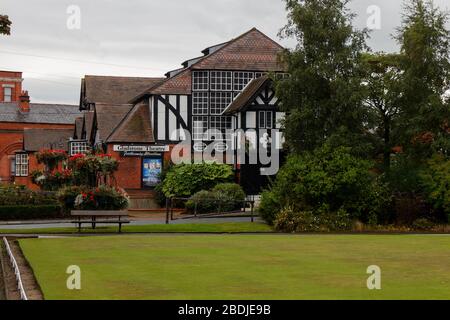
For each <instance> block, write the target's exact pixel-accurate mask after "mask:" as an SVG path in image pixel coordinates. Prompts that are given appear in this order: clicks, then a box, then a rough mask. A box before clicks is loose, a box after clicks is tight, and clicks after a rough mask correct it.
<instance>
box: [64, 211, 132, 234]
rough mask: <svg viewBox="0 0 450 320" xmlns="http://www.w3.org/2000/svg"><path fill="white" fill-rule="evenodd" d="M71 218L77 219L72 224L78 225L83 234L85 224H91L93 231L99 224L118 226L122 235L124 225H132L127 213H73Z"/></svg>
mask: <svg viewBox="0 0 450 320" xmlns="http://www.w3.org/2000/svg"><path fill="white" fill-rule="evenodd" d="M71 216H72V217H74V218H76V220H73V221H72V223H75V224H77V225H78V232H81V226H82V225H83V224H91V225H92V229H95V227H96V225H97V224H118V225H119V233H121V232H122V224H128V223H130V220H129V215H128V212H127V211H95V210H92V211H72V212H71Z"/></svg>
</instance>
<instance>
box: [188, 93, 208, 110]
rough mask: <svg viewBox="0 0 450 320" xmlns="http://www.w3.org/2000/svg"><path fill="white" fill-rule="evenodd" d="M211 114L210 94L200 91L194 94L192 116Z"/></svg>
mask: <svg viewBox="0 0 450 320" xmlns="http://www.w3.org/2000/svg"><path fill="white" fill-rule="evenodd" d="M208 113H209V92H207V91H199V92H193V93H192V114H193V115H208Z"/></svg>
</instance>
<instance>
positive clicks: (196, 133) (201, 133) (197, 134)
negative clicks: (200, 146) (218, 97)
mask: <svg viewBox="0 0 450 320" xmlns="http://www.w3.org/2000/svg"><path fill="white" fill-rule="evenodd" d="M208 125H209V121H208V116H193V117H192V140H195V141H204V140H208V137H207V135H206V133H207V131H208Z"/></svg>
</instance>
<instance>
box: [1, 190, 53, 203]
mask: <svg viewBox="0 0 450 320" xmlns="http://www.w3.org/2000/svg"><path fill="white" fill-rule="evenodd" d="M57 204H58V201H57V198H56V196H55V194H54V193H51V192H34V191H31V190H28V189H26V188H25V187H21V186H2V187H0V206H15V205H57Z"/></svg>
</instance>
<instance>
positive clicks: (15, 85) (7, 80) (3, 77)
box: [0, 71, 23, 102]
mask: <svg viewBox="0 0 450 320" xmlns="http://www.w3.org/2000/svg"><path fill="white" fill-rule="evenodd" d="M22 81H23V79H22V72H9V71H0V102H3V101H4V99H5V97H4V92H5V91H4V87H6V86H8V87H11V88H12V102H14V101H18V100H19V96H20V94H21V92H22Z"/></svg>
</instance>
